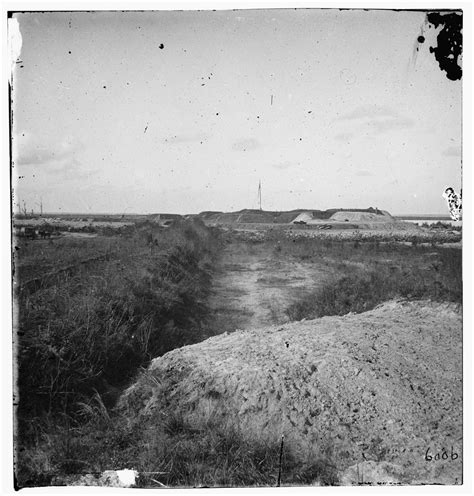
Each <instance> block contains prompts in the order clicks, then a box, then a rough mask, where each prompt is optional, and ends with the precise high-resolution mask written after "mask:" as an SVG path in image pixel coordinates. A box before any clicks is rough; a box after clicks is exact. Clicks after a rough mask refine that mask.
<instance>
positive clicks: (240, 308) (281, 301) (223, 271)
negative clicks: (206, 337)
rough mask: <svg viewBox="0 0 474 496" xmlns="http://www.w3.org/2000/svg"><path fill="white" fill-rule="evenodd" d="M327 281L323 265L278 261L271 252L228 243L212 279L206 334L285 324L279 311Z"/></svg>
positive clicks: (265, 247) (270, 248)
mask: <svg viewBox="0 0 474 496" xmlns="http://www.w3.org/2000/svg"><path fill="white" fill-rule="evenodd" d="M328 275H329V269H328V267H327V266H326V265H324V264H323V263H321V264H318V263H314V262H301V261H298V260H296V259H294V258H286V257H283V256H280V255H279V253H278V251H277V249H276V246H275V247H273V246H268V245H259V244H256V245H246V244H240V243H231V244H229V245H228V246H227V247H226V248H225V250H224V252H223V254H222V258H221V261H220V266H219V268H218V271H217V273H216V276H215V279H214V287H213V295H212V297H211V303H210V305H211V308H212V312H213V315H214V316H213V322H212V324H211V326H212V333H213V334H217V333H221V332H226V331H227V332H229V331H233V330H235V329H252V328H258V327H262V326H265V325H269V324H280V323H284V322H287V321H288V318H287V316H286V314H285V309H286V308H287V307H288V306H289V305H290V304H291V303H293V302H294V301H296V300H297V299H299V298H301V296H303V295H304V294H306V293H308V292H310V291H312V290H314V289H315V288H316V287H317V286H318V285H320V284H321V283H322V282H323V281H324V279H325V278H326V277H327V276H328Z"/></svg>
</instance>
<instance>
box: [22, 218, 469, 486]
mask: <svg viewBox="0 0 474 496" xmlns="http://www.w3.org/2000/svg"><path fill="white" fill-rule="evenodd" d="M225 241H226V239H225V236H224V235H223V234H219V232H218V231H215V230H212V229H209V228H207V227H205V226H204V225H203V224H202V223H200V222H181V223H178V224H176V225H175V226H174V227H171V228H169V229H157V228H154V227H152V225H151V224H142V225H141V226H137V228H136V229H135V230H134V231H133V232H132V233H130V234H129V235H128V236H121V237H119V236H111V237H103V236H98V237H96V238H90V239H80V240H79V239H66V238H61V239H55V240H53V241H51V242H49V241H33V242H32V241H30V242H28V243H27V244H24V243H23V244H20V245H18V248H19V249H17V250H16V262H15V263H16V265H15V266H16V270H17V272H16V277H17V279H18V280H17V282H18V287H19V289H18V294H17V297H16V302H17V310H18V327H17V336H18V337H17V340H16V341H17V364H18V366H19V369H18V391H19V393H20V397H19V407H18V409H17V420H18V436H17V439H16V447H17V471H16V476H17V483H18V485H19V486H20V487H24V486H35V485H50V484H54V483H56V484H58V483H59V484H67V483H73V481H77V479H78V477H79V476H80V474H84V473H96V472H101V471H103V470H107V469H113V468H116V469H120V468H132V467H133V468H134V469H136V470H139V471H142V472H162V474H161V475H155V476H150V477H144V478H141V479H140V481H139V485H140V486H141V487H159V485H160V483H162V484H165V485H170V486H202V485H208V486H216V485H220V486H248V485H274V484H275V483H276V477H277V472H278V465H279V444H278V443H273V444H271V445H268V444H265V445H263V444H261V443H260V442H257V441H255V442H254V443H251V442H249V441H248V440H246V439H243V438H241V437H240V435H239V433H238V432H237V431H236V430H235V429H233V428H232V426H225V427H223V426H222V425H221V424H219V425H218V424H217V423H215V422H213V419H212V418H209V419H208V421H207V422H205V423H204V424H202V425H190V424H189V423H188V422H186V421H185V420H183V419H184V415H183V413H184V412H180V411H175V412H173V414H172V415H168V416H167V418H165V419H163V421H162V422H160V423H159V424H158V425H156V426H154V428H153V431H150V432H148V431H143V430H140V427H139V426H137V425H136V424H135V423H133V422H132V423H129V422H128V421H127V420H126V419H124V418H123V416H121V415H119V414H118V413H117V411H116V410H115V409H114V406H115V402H116V400H117V398H118V396H119V395H120V393H121V392H122V391H123V389H124V388H125V387H126V386H127V385H129V384H130V383H131V382H133V380H134V378H135V377H136V376H137V374H139V373H143V370H144V367H146V366H147V365H148V363H149V361H150V360H151V359H152V358H154V357H157V356H160V355H163V354H164V353H166V352H167V351H169V350H172V349H174V348H177V347H180V346H183V345H186V344H192V343H196V342H198V341H202V340H204V339H206V338H207V337H209V335H210V334H211V333H214V332H215V329H214V328H213V326H212V325H211V324H212V318H213V316H212V315H211V314H210V312H209V307H208V301H209V295H210V292H211V290H212V284H213V274H214V267H215V266H216V265H218V263H219V257H220V252H221V250H222V247H223V245H224V242H225ZM232 243H233V239H232V236H230V237H229V236H228V238H227V245H228V246H230V249H232V246H233V245H232ZM236 246H237V245H236ZM238 249H239V250H240V251H242V241H239V244H238ZM248 250H249V253H255V252H258V251H259V250H260V251H261V252H262V253H264V254H265V256H266V257H267V258H269V259H272V260H296V261H302V262H304V263H306V264H312V265H316V264H319V265H320V266H321V267H322V268H325V270H326V272H327V273H329V274H330V276H329V277H328V278H326V279H325V280H324V281H323V286H322V287H319V288H318V289H316V290H315V291H313V292H311V293H310V294H306V295H305V296H303V297H301V298H300V299H299V301H296V302H294V303H292V304H290V305H287V307H286V309H285V312H286V314H287V316H288V318H289V320H301V319H303V318H306V319H308V318H314V317H320V316H323V315H342V314H345V313H348V312H363V311H365V310H368V309H370V308H373V307H374V306H376V305H377V304H378V303H380V302H382V301H385V300H388V299H391V298H394V297H404V298H408V299H416V298H430V299H433V300H437V301H451V302H455V303H458V304H461V303H462V270H461V258H462V257H461V250H459V249H456V248H446V247H440V246H437V245H435V244H433V245H432V246H431V245H428V246H420V245H418V244H416V243H415V244H411V245H406V244H400V243H390V242H389V243H380V242H378V241H376V240H373V241H370V240H369V241H367V240H363V241H359V240H351V241H340V240H333V239H311V238H298V239H287V238H283V237H282V238H280V239H272V240H267V241H262V242H257V243H255V242H249V243H248ZM99 255H100V259H98V260H94V261H92V262H88V263H82V262H83V261H84V260H89V259H91V258H95V257H97V256H99ZM64 267H69V269H68V270H62V268H64ZM71 267H72V269H71ZM50 272H56V277H55V278H47V277H45V278H44V280H43V283H40V284H38V285H36V286H35V287H34V288H29V287H26V288H23V289H21V287H22V281H24V280H28V279H31V278H39V279H40V280H41V277H42V274H43V275H44V274H46V273H50ZM270 276H271V274H267V275H266V279H265V281H267V283H271V282H272V280H271V278H270ZM262 277H263V276H262ZM275 284H283V282H282V281H281V280H280V279H278V278H277V279H275ZM210 329H213V330H212V331H210ZM151 386H153V385H151ZM158 386H159V385H154V386H153V387H158ZM283 465H284V470H285V483H286V484H307V483H311V482H312V481H314V480H315V479H318V480H319V481H320V483H322V484H330V485H333V484H337V477H336V474H335V472H334V469H333V466H332V464H331V459H330V456H329V455H328V457H326V458H324V459H317V460H310V459H308V460H302V459H301V458H300V457H299V456H298V453H292V452H291V451H290V450H286V451H285V454H284V459H283ZM157 480H158V482H156V481H157Z"/></svg>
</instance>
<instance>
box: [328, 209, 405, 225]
mask: <svg viewBox="0 0 474 496" xmlns="http://www.w3.org/2000/svg"><path fill="white" fill-rule="evenodd" d="M330 220H332V221H336V222H385V223H387V222H395V219H394V218H393V217H392V216H391V215H390V214H388V213H385V212H382V211H381V210H379V213H375V212H358V211H354V212H351V211H342V212H336V213H335V214H333V215H331V218H330Z"/></svg>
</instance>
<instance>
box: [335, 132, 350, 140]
mask: <svg viewBox="0 0 474 496" xmlns="http://www.w3.org/2000/svg"><path fill="white" fill-rule="evenodd" d="M353 136H354V135H353V134H352V133H339V134H336V136H334V139H335V140H336V141H349V140H350V139H351V138H352V137H353Z"/></svg>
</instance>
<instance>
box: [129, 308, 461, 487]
mask: <svg viewBox="0 0 474 496" xmlns="http://www.w3.org/2000/svg"><path fill="white" fill-rule="evenodd" d="M121 406H122V408H125V409H126V412H127V415H128V416H132V417H133V418H134V419H135V421H138V422H153V421H156V419H157V418H158V417H159V415H158V414H159V412H163V411H169V409H172V410H174V411H176V410H179V411H181V412H185V415H186V417H187V418H188V419H189V420H190V421H192V422H195V423H196V424H199V422H203V421H205V420H206V419H208V418H209V416H210V415H212V416H214V418H216V417H218V418H219V417H220V418H221V421H222V423H223V424H228V425H232V426H233V427H237V428H238V429H239V430H240V432H241V433H242V434H243V435H244V436H248V437H249V438H266V439H278V438H279V437H280V436H281V435H282V434H284V435H285V438H286V443H287V446H288V447H289V448H290V449H293V450H294V451H295V452H296V453H299V454H301V456H324V457H326V458H328V459H330V460H331V461H332V463H334V464H335V465H337V468H338V470H339V472H340V475H341V477H340V479H341V482H343V483H345V484H350V483H357V482H358V480H357V478H359V482H360V470H362V471H363V469H364V464H365V467H366V472H370V474H367V473H366V476H365V479H364V481H370V482H371V483H375V482H377V481H376V479H377V477H380V478H382V479H383V480H381V481H380V482H384V481H385V482H389V483H397V482H404V483H423V482H424V483H435V482H437V483H444V484H446V483H450V484H454V483H456V482H457V483H459V482H460V481H461V474H462V317H461V314H460V313H459V312H457V311H456V310H455V309H454V308H453V307H451V306H448V305H439V304H437V305H435V304H433V303H430V302H426V301H425V302H412V303H408V302H388V303H386V304H383V305H381V306H379V307H378V308H376V309H374V310H372V311H370V312H366V313H364V314H359V315H347V316H343V317H324V318H321V319H316V320H313V321H306V322H298V323H292V324H287V325H283V326H274V327H267V328H263V329H258V330H251V331H237V332H234V333H231V334H224V335H220V336H217V337H214V338H211V339H208V340H206V341H204V342H202V343H199V344H197V345H193V346H188V347H184V348H180V349H177V350H174V351H172V352H170V353H168V354H166V355H165V356H163V357H160V358H158V359H155V360H154V361H153V362H152V364H151V366H150V369H149V371H147V373H145V374H143V376H142V377H141V378H140V379H139V380H138V382H137V383H136V384H135V385H133V386H132V387H131V388H129V389H128V390H127V391H126V392H125V394H124V396H123V397H122V399H121ZM428 449H429V452H428V455H429V456H431V455H432V456H433V457H435V455H436V453H438V452H440V455H439V458H440V459H439V460H434V459H433V460H432V461H427V460H426V459H425V455H426V452H427V450H428ZM443 449H444V450H446V452H447V453H449V457H448V459H443V458H442V453H443V451H442V450H443ZM451 450H453V452H454V453H455V454H457V455H458V456H457V458H456V457H454V456H451ZM368 462H370V463H368ZM360 464H362V465H360ZM359 465H360V466H359ZM387 467H388V468H387ZM356 473H357V476H356V475H355V474H356ZM378 474H379V475H378ZM380 474H383V475H380ZM387 474H388V475H387ZM362 477H364V476H363V475H362Z"/></svg>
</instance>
